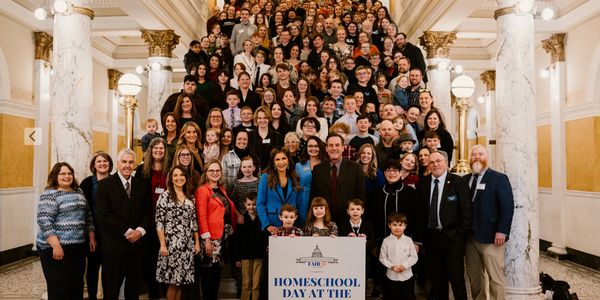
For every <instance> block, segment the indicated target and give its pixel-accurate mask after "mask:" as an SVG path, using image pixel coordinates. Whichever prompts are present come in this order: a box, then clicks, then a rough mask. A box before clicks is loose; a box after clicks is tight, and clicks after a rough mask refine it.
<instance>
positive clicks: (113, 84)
mask: <svg viewBox="0 0 600 300" xmlns="http://www.w3.org/2000/svg"><path fill="white" fill-rule="evenodd" d="M107 73H108V101H109V102H110V103H109V105H108V110H109V112H110V116H109V122H110V134H109V135H108V154H110V156H111V157H112V158H113V159H116V157H117V153H118V151H119V150H120V149H119V144H118V141H119V114H120V113H121V112H122V109H121V107H120V105H119V96H120V95H119V90H118V89H117V87H118V85H117V83H118V82H119V78H121V75H123V73H121V72H120V71H119V70H115V69H108V72H107Z"/></svg>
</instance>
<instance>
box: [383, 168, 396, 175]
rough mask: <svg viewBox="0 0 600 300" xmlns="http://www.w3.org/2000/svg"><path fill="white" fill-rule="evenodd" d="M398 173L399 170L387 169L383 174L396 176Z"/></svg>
mask: <svg viewBox="0 0 600 300" xmlns="http://www.w3.org/2000/svg"><path fill="white" fill-rule="evenodd" d="M398 172H400V170H398V169H387V170H385V171H384V173H388V174H396V173H398Z"/></svg>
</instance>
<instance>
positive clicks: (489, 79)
mask: <svg viewBox="0 0 600 300" xmlns="http://www.w3.org/2000/svg"><path fill="white" fill-rule="evenodd" d="M479 78H481V81H483V83H485V87H486V90H488V91H495V90H496V70H487V71H485V72H483V73H481V75H479Z"/></svg>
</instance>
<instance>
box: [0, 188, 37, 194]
mask: <svg viewBox="0 0 600 300" xmlns="http://www.w3.org/2000/svg"><path fill="white" fill-rule="evenodd" d="M33 192H34V189H33V187H18V188H4V189H0V195H2V196H7V195H21V194H29V193H33Z"/></svg>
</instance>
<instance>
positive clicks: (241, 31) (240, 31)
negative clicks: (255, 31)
mask: <svg viewBox="0 0 600 300" xmlns="http://www.w3.org/2000/svg"><path fill="white" fill-rule="evenodd" d="M244 31H246V29H240V30H238V32H239V33H244Z"/></svg>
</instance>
